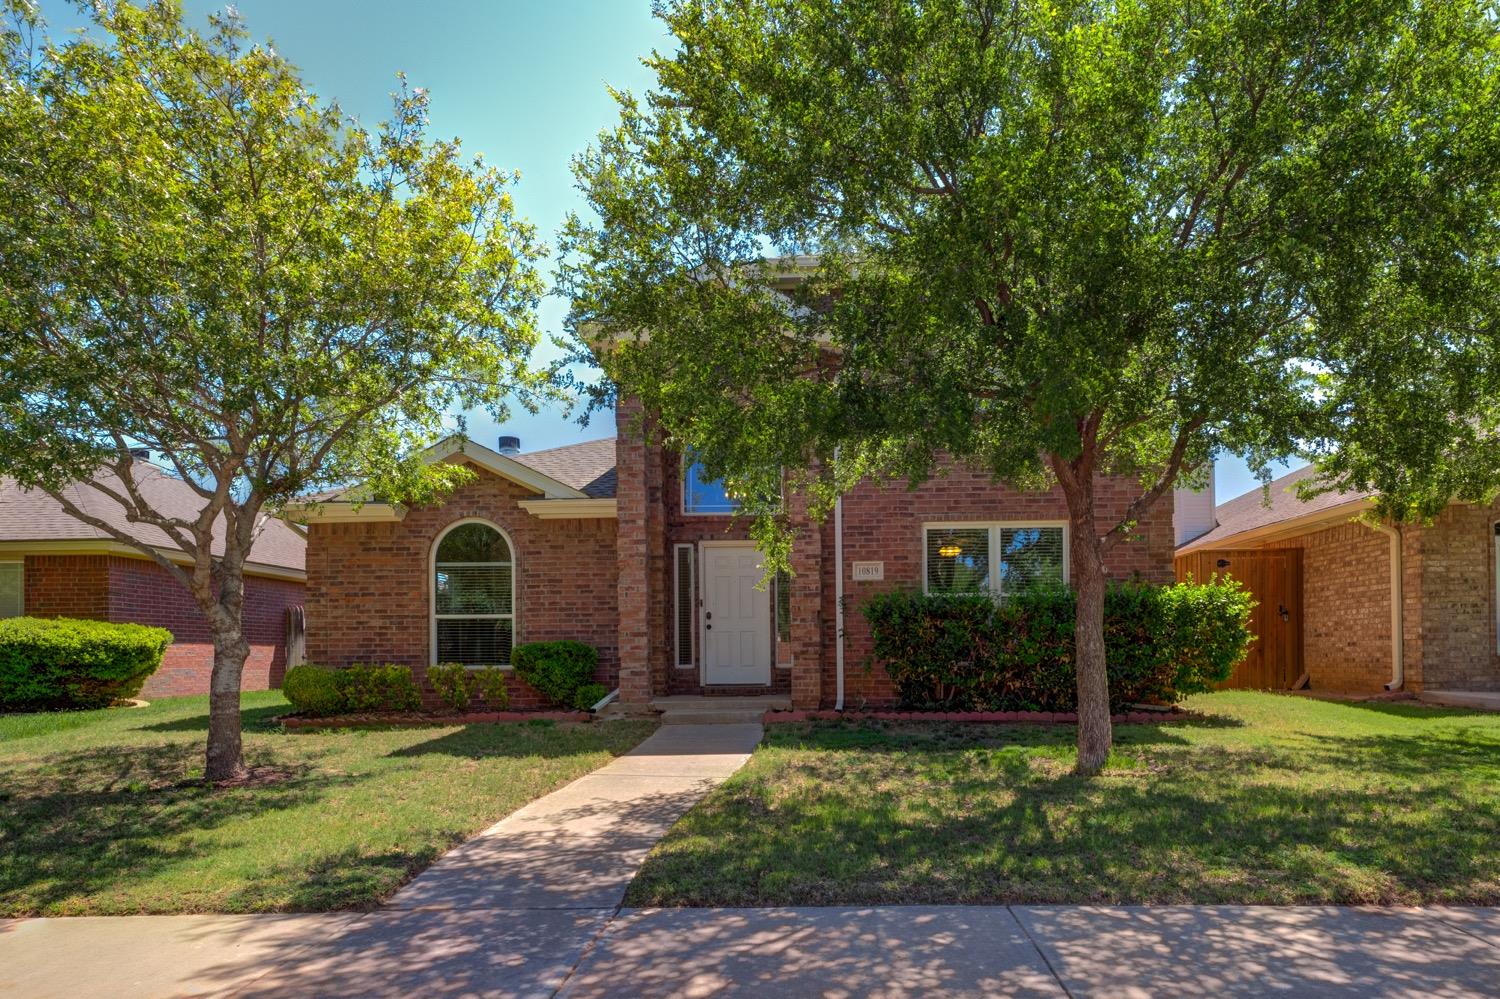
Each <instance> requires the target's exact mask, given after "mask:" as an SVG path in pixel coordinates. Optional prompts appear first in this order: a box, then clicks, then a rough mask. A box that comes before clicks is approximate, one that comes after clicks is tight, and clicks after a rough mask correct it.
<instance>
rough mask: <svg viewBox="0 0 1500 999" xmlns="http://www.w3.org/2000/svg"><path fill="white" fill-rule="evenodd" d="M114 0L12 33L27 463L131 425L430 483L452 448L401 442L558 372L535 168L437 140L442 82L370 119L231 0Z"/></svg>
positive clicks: (43, 463) (241, 468) (323, 467)
mask: <svg viewBox="0 0 1500 999" xmlns="http://www.w3.org/2000/svg"><path fill="white" fill-rule="evenodd" d="M11 7H12V8H15V4H14V2H13V3H12V4H11ZM16 9H19V8H16ZM96 16H97V18H98V22H99V28H100V31H99V32H96V33H95V34H94V35H91V36H87V37H79V38H75V39H71V40H69V41H68V42H67V43H66V44H63V45H54V44H52V43H50V42H46V41H45V40H39V39H37V38H35V37H32V36H31V35H30V33H29V32H27V31H24V30H23V31H18V32H14V33H12V34H11V35H9V36H7V39H6V41H5V47H4V50H3V70H4V86H3V87H0V135H3V138H0V192H3V193H0V213H3V215H4V220H3V221H0V278H3V283H4V287H5V289H6V295H5V297H4V301H3V303H0V328H4V329H6V330H7V331H9V332H10V333H12V334H13V335H11V336H8V337H7V338H6V343H5V345H4V346H3V347H0V352H3V357H0V359H3V362H4V365H3V373H0V427H3V428H4V430H5V431H6V434H5V438H4V439H5V444H4V445H0V452H3V453H0V466H3V467H4V469H5V471H6V473H7V474H13V475H16V476H18V477H20V478H21V479H22V480H23V481H27V482H35V483H38V484H44V485H56V484H58V483H60V482H63V481H66V480H68V479H70V478H77V477H83V476H87V475H88V474H90V473H91V472H92V471H93V470H94V469H95V468H96V467H97V465H98V463H99V462H101V461H103V460H112V459H114V458H116V457H117V456H118V454H119V451H120V446H119V444H118V442H117V440H116V438H117V437H123V438H125V439H128V440H129V441H132V442H136V443H139V444H144V445H147V446H149V447H151V448H152V449H153V450H154V451H157V452H160V453H163V454H165V455H167V456H169V457H170V458H171V459H173V460H175V461H177V462H178V463H179V465H180V466H181V469H182V471H183V472H185V473H186V474H188V475H190V476H192V477H195V478H201V479H207V480H216V479H228V480H230V481H231V482H232V484H233V486H232V488H233V492H234V493H235V494H236V495H237V496H244V495H254V496H255V497H256V500H257V502H258V503H259V504H263V505H265V506H267V507H269V508H271V509H276V508H278V507H279V506H281V505H282V504H283V503H285V502H286V501H287V500H289V499H291V498H292V497H293V496H295V495H297V494H298V493H302V492H307V491H312V490H315V489H318V488H322V487H324V486H328V485H335V484H339V483H343V482H347V481H349V480H351V479H354V478H372V479H384V480H386V482H387V483H391V482H399V483H400V484H401V485H402V486H403V487H404V488H406V489H409V490H411V491H412V492H414V493H418V494H420V493H422V492H424V489H425V488H427V487H424V486H423V485H421V484H420V483H419V482H418V480H419V479H423V478H424V477H427V478H431V476H432V475H434V474H437V473H428V472H425V471H420V470H418V469H416V468H415V467H413V466H410V465H403V464H402V456H403V455H405V454H407V453H409V452H410V451H411V450H414V449H416V448H418V447H419V446H420V445H423V444H426V443H429V442H430V441H431V440H433V439H435V437H436V436H437V435H438V434H439V433H440V432H441V430H442V428H443V421H444V416H445V414H446V413H448V412H450V411H452V410H453V409H455V408H471V407H476V406H483V407H488V408H490V409H492V410H495V411H497V412H503V409H504V407H505V406H506V405H507V404H508V403H509V402H513V401H520V402H521V403H522V404H526V405H532V404H535V401H536V400H537V399H538V398H539V397H541V396H542V395H543V394H545V393H547V392H548V391H549V387H548V384H547V382H546V380H545V378H544V377H543V376H541V375H540V374H537V373H534V372H531V371H530V370H529V369H528V368H527V366H526V358H527V355H528V353H529V351H530V350H531V348H532V347H533V346H534V344H535V343H536V340H537V337H538V333H537V330H536V327H535V319H534V307H535V305H536V303H537V300H538V298H539V296H540V293H541V290H542V284H541V280H540V277H539V275H538V274H537V272H536V267H535V264H536V261H537V260H538V259H539V258H540V257H541V255H542V254H543V252H544V248H543V247H542V246H541V244H540V243H539V242H538V240H537V236H536V233H535V230H534V229H533V228H532V227H531V226H530V225H529V224H528V223H526V222H525V221H524V220H522V219H519V218H518V217H517V216H516V215H515V210H514V206H513V204H512V202H511V198H510V193H509V186H510V184H511V183H512V182H513V181H514V179H515V178H514V177H513V176H512V175H507V174H504V173H501V172H500V171H498V170H495V169H493V168H490V167H486V166H484V165H482V164H480V163H477V162H475V163H470V162H467V161H466V160H465V159H464V157H463V154H462V150H461V148H460V146H459V144H458V142H457V141H456V140H455V141H451V142H432V141H429V139H428V138H427V135H426V129H427V96H426V94H425V93H424V92H423V91H421V90H417V89H412V88H410V87H408V86H407V85H406V83H405V81H404V80H402V81H401V83H400V87H399V89H398V91H397V92H396V93H395V94H393V104H392V117H391V119H390V120H389V121H387V122H385V123H382V124H381V125H380V126H378V127H377V128H376V129H374V130H373V131H370V130H366V129H364V128H363V127H361V126H360V125H358V123H356V122H352V121H349V120H347V119H345V117H344V116H343V114H342V113H341V112H340V110H339V108H338V107H337V106H336V105H331V104H325V103H323V102H320V101H319V100H318V99H317V98H316V96H315V95H313V94H310V93H308V92H307V91H306V90H305V88H304V87H303V85H302V83H301V81H300V79H299V78H298V76H297V74H296V71H295V69H294V68H293V67H292V66H290V65H289V64H288V63H286V62H285V61H284V60H283V59H282V58H281V57H280V56H279V55H277V54H276V53H275V52H274V51H272V50H271V49H269V48H267V47H264V46H261V45H257V44H253V43H251V42H250V40H249V37H248V35H247V34H246V32H245V30H244V29H243V27H242V26H241V25H240V24H239V22H238V21H237V20H235V19H233V18H232V17H229V16H216V17H215V18H213V19H212V30H211V31H210V32H209V33H208V34H207V35H200V34H198V33H196V32H194V31H192V30H191V29H189V28H187V27H186V26H185V25H184V24H183V21H182V16H181V11H180V10H179V9H178V7H177V6H176V5H175V4H171V3H158V4H153V5H151V6H149V7H144V8H138V7H134V6H132V5H130V4H128V3H122V4H118V5H110V6H109V7H107V8H101V10H100V12H99V13H98V14H97V15H96ZM38 42H40V44H37V43H38ZM431 484H435V485H436V486H438V487H441V486H442V485H443V483H441V482H436V481H435V480H433V481H432V483H431Z"/></svg>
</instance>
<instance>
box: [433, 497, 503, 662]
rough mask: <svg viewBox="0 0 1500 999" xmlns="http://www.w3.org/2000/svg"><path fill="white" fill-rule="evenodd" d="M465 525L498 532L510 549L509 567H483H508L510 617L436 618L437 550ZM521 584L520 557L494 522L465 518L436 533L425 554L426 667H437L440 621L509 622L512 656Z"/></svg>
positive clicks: (462, 615) (485, 615)
mask: <svg viewBox="0 0 1500 999" xmlns="http://www.w3.org/2000/svg"><path fill="white" fill-rule="evenodd" d="M465 524H483V525H484V526H485V527H488V528H491V529H493V530H495V531H498V532H499V533H500V537H501V538H502V539H503V540H504V541H505V545H506V547H507V548H509V549H510V562H509V563H506V562H495V563H488V562H487V563H485V564H486V565H491V564H493V565H507V564H508V565H509V566H510V613H509V614H442V615H439V614H438V612H437V553H438V548H439V547H441V545H442V543H443V539H444V538H446V537H447V536H448V535H449V534H450V533H452V532H453V530H454V529H455V528H459V527H462V526H464V525H465ZM520 580H521V559H520V555H519V554H518V553H517V552H516V543H515V542H514V541H512V540H511V537H510V534H509V533H508V532H507V531H506V530H505V528H503V527H501V526H500V525H499V524H497V523H495V522H494V521H493V520H486V519H485V518H483V517H465V518H463V519H462V520H455V521H454V522H453V523H451V524H449V525H448V526H447V527H444V528H443V529H442V531H440V532H439V533H438V536H437V537H435V538H433V539H432V547H431V548H430V549H429V551H428V553H427V623H428V630H429V631H430V632H431V640H430V642H429V643H428V648H427V664H428V665H429V666H436V665H437V664H438V621H440V620H448V621H457V620H468V621H474V620H493V621H505V620H509V621H510V647H511V651H512V652H514V651H515V648H516V644H517V642H518V641H519V639H520V637H521V636H520V631H521V626H520V623H519V622H520V614H519V613H518V611H519V605H520V603H521V587H520V585H519V584H520ZM491 665H493V666H495V667H496V668H498V669H503V670H509V669H511V668H512V666H511V664H510V663H493V664H491ZM468 668H469V669H484V668H485V667H484V666H483V665H474V666H469V667H468Z"/></svg>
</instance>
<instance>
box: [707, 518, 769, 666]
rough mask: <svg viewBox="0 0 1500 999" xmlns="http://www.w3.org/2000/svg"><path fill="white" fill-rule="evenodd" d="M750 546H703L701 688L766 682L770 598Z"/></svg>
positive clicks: (754, 553) (753, 549)
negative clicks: (719, 684) (725, 684)
mask: <svg viewBox="0 0 1500 999" xmlns="http://www.w3.org/2000/svg"><path fill="white" fill-rule="evenodd" d="M763 575H764V571H763V570H762V569H761V566H760V553H759V552H758V551H756V550H755V546H754V545H748V544H747V545H739V544H735V545H715V544H705V545H704V546H703V682H704V683H751V684H755V683H765V684H769V683H770V682H771V594H770V590H769V588H768V589H764V590H760V589H756V587H757V586H758V585H759V583H760V581H761V577H762V576H763Z"/></svg>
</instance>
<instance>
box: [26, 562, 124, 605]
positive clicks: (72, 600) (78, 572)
mask: <svg viewBox="0 0 1500 999" xmlns="http://www.w3.org/2000/svg"><path fill="white" fill-rule="evenodd" d="M25 562H26V564H25V568H24V569H22V572H23V574H24V575H23V585H24V586H25V587H26V613H27V614H28V615H29V616H31V617H77V618H84V619H86V620H95V621H104V620H108V616H109V556H108V555H28V556H26V560H25Z"/></svg>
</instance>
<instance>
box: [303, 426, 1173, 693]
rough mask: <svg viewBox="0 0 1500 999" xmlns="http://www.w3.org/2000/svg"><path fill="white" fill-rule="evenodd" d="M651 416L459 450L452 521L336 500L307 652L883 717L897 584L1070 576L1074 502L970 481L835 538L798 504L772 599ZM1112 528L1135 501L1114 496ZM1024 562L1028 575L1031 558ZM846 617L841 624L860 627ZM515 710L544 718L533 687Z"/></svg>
mask: <svg viewBox="0 0 1500 999" xmlns="http://www.w3.org/2000/svg"><path fill="white" fill-rule="evenodd" d="M637 415H638V412H637V408H636V407H635V406H633V405H631V404H630V403H628V402H627V403H626V404H625V405H623V406H622V407H621V410H620V412H619V414H618V416H617V427H618V431H619V436H618V437H616V438H609V439H604V440H597V441H591V442H587V443H583V444H577V445H572V446H569V447H561V448H554V449H550V450H546V451H537V452H532V453H520V452H519V451H518V450H517V449H516V447H515V445H517V444H518V442H516V441H515V439H514V438H506V439H503V440H502V445H503V446H502V448H501V450H492V449H490V448H488V447H484V446H482V445H479V444H476V443H474V442H471V441H464V440H460V439H453V440H449V441H446V442H444V443H443V444H441V445H439V446H438V447H436V448H434V449H433V450H432V452H430V454H429V457H430V459H431V460H434V461H461V462H466V463H467V464H469V465H470V466H471V467H472V468H473V469H474V470H475V471H476V473H477V475H476V477H475V479H474V480H473V481H472V482H470V483H469V484H467V485H465V486H463V487H461V488H459V489H458V490H457V491H455V492H454V493H453V494H452V495H451V496H450V497H449V498H448V499H447V500H446V501H445V502H444V503H442V504H441V505H440V506H436V507H431V508H426V509H402V508H400V507H397V506H393V505H390V504H385V503H380V502H366V503H363V504H359V503H355V502H352V501H351V497H353V496H354V495H355V494H353V493H348V494H342V495H334V496H330V497H325V498H324V501H323V502H322V503H320V504H319V505H318V506H316V507H315V508H313V509H311V510H310V511H309V524H308V548H307V576H308V594H307V604H306V608H307V620H308V626H307V633H308V656H309V658H310V659H311V660H312V661H314V662H319V663H324V664H328V665H343V664H347V663H351V662H360V661H365V662H368V661H388V662H397V663H406V664H409V665H411V666H413V667H414V668H415V670H416V671H417V672H418V673H419V674H420V673H422V672H423V671H424V670H425V668H426V667H427V666H429V665H431V664H432V663H436V662H446V661H459V662H469V663H473V664H480V663H489V662H499V663H502V664H503V663H506V662H508V660H509V653H510V649H511V647H512V646H513V644H514V643H518V642H530V641H537V640H544V639H559V638H571V639H579V640H582V641H585V642H588V643H590V644H591V645H594V646H595V647H596V648H598V649H599V652H600V668H599V679H600V680H601V681H602V682H604V683H606V684H608V685H609V686H611V687H616V686H617V687H618V689H619V692H620V694H619V697H620V701H621V703H622V704H625V705H627V706H644V705H646V704H648V703H649V702H650V701H651V700H652V699H654V698H659V697H662V696H666V695H672V694H718V693H724V694H740V695H744V694H759V693H780V694H785V695H790V697H791V699H792V701H793V702H794V703H795V704H796V705H798V706H801V707H816V706H827V707H832V706H837V705H841V704H847V705H860V704H881V703H889V702H890V701H891V700H892V696H893V692H892V688H891V684H890V681H889V678H888V677H887V676H886V675H885V674H884V673H883V672H881V671H880V670H879V669H874V670H869V669H867V668H866V667H865V662H866V659H867V656H868V652H869V648H870V636H869V632H868V630H867V628H866V625H865V622H864V620H863V618H862V616H861V615H860V614H859V612H858V608H859V606H860V604H861V603H862V602H863V601H864V600H865V599H866V598H867V597H869V596H870V595H871V594H874V593H877V592H880V591H882V590H890V589H894V588H926V589H929V590H941V589H945V588H948V589H957V588H972V587H973V586H974V585H975V582H976V581H977V582H978V583H979V585H983V586H987V587H989V588H991V589H996V590H1001V591H1003V589H1004V588H1005V586H1006V580H1007V578H1008V577H1011V576H1013V575H1014V574H1015V573H1016V572H1019V571H1021V566H1022V564H1023V562H1024V565H1025V566H1026V570H1025V571H1027V572H1029V573H1033V574H1034V573H1036V572H1043V573H1045V574H1049V575H1051V576H1053V577H1055V578H1058V579H1063V580H1065V579H1066V578H1067V573H1068V558H1067V551H1068V544H1069V540H1070V539H1069V537H1068V528H1067V524H1066V520H1067V515H1066V507H1065V504H1064V501H1063V498H1062V496H1061V494H1060V493H1059V492H1058V491H1056V490H1053V491H1050V492H1022V491H1017V490H1014V489H1010V488H1008V487H1005V486H1003V485H999V484H997V483H995V482H993V481H991V480H990V478H989V477H988V476H987V475H981V474H978V473H974V472H970V471H968V470H965V469H963V468H954V469H952V470H950V473H949V474H948V475H946V476H943V477H941V478H938V479H935V480H933V481H932V482H930V483H928V484H926V485H924V486H922V487H920V488H918V489H915V490H911V489H908V488H907V487H906V485H905V484H904V483H875V482H866V483H863V484H861V485H860V486H859V487H858V488H856V489H855V490H854V491H853V492H851V493H850V494H848V495H847V496H845V497H844V499H843V500H842V502H841V504H840V509H839V510H838V511H837V513H836V515H835V516H833V517H829V518H826V519H825V521H824V522H822V523H816V522H814V521H813V520H812V519H811V518H809V517H808V516H807V513H806V505H805V503H804V502H803V500H802V498H801V497H798V496H796V495H791V496H789V497H788V498H787V505H788V511H787V512H788V515H789V516H790V518H791V521H792V523H793V525H794V526H795V529H796V538H795V541H794V544H793V546H792V553H791V570H792V571H791V573H790V575H787V576H783V577H781V578H779V579H777V580H775V581H774V583H773V584H772V585H769V586H766V585H763V579H762V577H763V572H762V570H761V568H760V559H759V556H758V555H757V553H756V551H755V548H754V545H753V544H752V543H751V541H750V540H749V533H748V531H749V523H748V521H747V520H746V519H745V518H743V517H737V516H735V512H734V504H733V501H732V500H731V499H730V498H729V497H728V496H727V495H726V493H725V491H724V489H723V487H722V485H721V484H719V483H715V482H709V481H704V477H703V475H702V474H701V473H702V469H701V467H700V466H697V465H695V464H693V463H692V462H685V461H684V460H683V459H682V457H681V456H680V455H677V454H675V453H673V452H671V451H670V450H669V449H666V448H663V447H661V446H659V445H655V444H651V443H649V442H648V441H647V440H646V438H645V436H644V434H643V433H642V432H641V431H640V430H639V429H638V428H639V427H640V421H639V420H638V419H636V417H637ZM1098 488H1099V497H1100V501H1101V509H1100V516H1101V519H1106V518H1110V517H1114V516H1117V515H1118V514H1119V513H1120V512H1121V511H1122V510H1123V508H1124V506H1125V504H1126V503H1127V502H1128V501H1129V499H1130V498H1131V497H1132V496H1133V495H1135V492H1134V491H1135V489H1136V488H1137V486H1136V484H1135V483H1134V482H1133V481H1128V480H1118V481H1115V480H1110V479H1101V481H1100V482H1099V485H1098ZM1172 521H1173V504H1172V501H1171V500H1170V499H1168V500H1166V501H1163V502H1162V503H1161V504H1159V505H1158V507H1157V509H1156V510H1154V511H1153V512H1152V513H1151V514H1150V515H1149V516H1148V517H1147V518H1146V519H1145V521H1144V522H1143V523H1141V524H1140V529H1139V537H1138V539H1137V540H1134V541H1131V542H1130V543H1127V544H1124V545H1121V546H1119V547H1117V548H1116V549H1114V550H1113V552H1112V553H1111V556H1110V561H1109V565H1108V570H1109V572H1110V575H1111V576H1113V577H1115V578H1121V579H1124V578H1139V579H1144V580H1149V581H1153V582H1170V581H1171V580H1172V576H1173V569H1172V555H1173V546H1174V543H1175V541H1176V537H1175V535H1174V530H1173V523H1172ZM1023 556H1024V558H1023ZM841 609H842V613H841ZM513 699H514V700H515V701H516V703H519V704H528V703H535V700H534V698H533V697H532V696H531V695H530V693H529V692H528V691H527V690H525V688H524V687H523V686H522V685H519V684H517V686H516V688H515V689H514V691H513Z"/></svg>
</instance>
